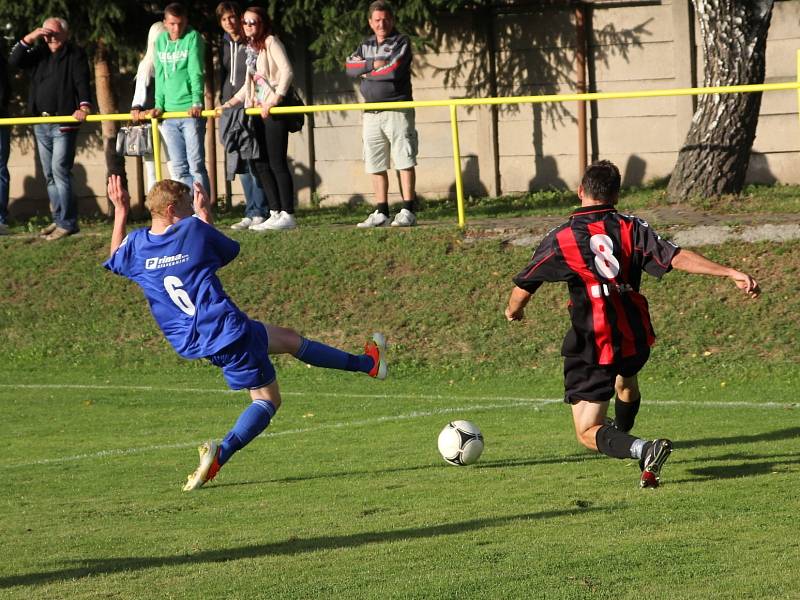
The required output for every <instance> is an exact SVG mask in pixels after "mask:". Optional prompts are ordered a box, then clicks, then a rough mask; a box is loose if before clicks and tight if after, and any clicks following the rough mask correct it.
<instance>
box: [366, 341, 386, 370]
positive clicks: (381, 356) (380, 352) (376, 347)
mask: <svg viewBox="0 0 800 600" xmlns="http://www.w3.org/2000/svg"><path fill="white" fill-rule="evenodd" d="M364 354H366V355H368V356H371V357H372V360H374V361H375V363H374V366H373V367H372V370H371V371H370V372H369V376H370V377H374V378H375V379H386V372H387V369H386V338H385V337H384V335H383V334H382V333H373V334H372V340H370V341H369V342H367V344H366V345H365V346H364Z"/></svg>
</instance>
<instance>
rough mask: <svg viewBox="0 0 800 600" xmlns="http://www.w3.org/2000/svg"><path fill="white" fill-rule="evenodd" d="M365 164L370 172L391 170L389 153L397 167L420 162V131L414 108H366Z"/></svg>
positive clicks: (408, 167) (364, 121)
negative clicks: (418, 160) (373, 109)
mask: <svg viewBox="0 0 800 600" xmlns="http://www.w3.org/2000/svg"><path fill="white" fill-rule="evenodd" d="M363 123H364V131H363V140H364V165H365V168H366V171H367V173H383V172H384V171H388V170H389V156H390V152H391V158H392V163H394V168H395V169H410V168H411V167H413V166H415V165H416V164H417V130H416V129H415V127H414V109H413V108H409V109H403V110H382V111H377V112H374V111H373V112H370V111H364V119H363Z"/></svg>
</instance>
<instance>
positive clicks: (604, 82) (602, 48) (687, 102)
mask: <svg viewBox="0 0 800 600" xmlns="http://www.w3.org/2000/svg"><path fill="white" fill-rule="evenodd" d="M587 16H588V23H589V28H590V31H591V35H590V36H589V40H588V42H589V57H588V65H587V70H588V84H589V89H590V90H592V91H599V92H613V91H630V90H648V89H664V88H673V87H692V86H693V85H697V82H698V81H700V82H701V83H702V74H701V73H700V72H699V71H700V69H701V64H702V57H699V56H697V53H698V52H699V51H700V50H699V48H701V46H700V44H699V39H698V35H699V32H698V31H697V29H698V28H697V27H695V26H694V22H693V16H692V10H691V5H690V1H689V0H671V1H670V0H664V1H660V2H659V1H658V0H656V1H653V2H641V3H624V2H613V3H604V2H602V0H601V1H600V2H596V3H595V4H593V5H592V6H591V8H590V9H589V11H588V15H587ZM798 24H800V2H793V1H791V0H782V1H778V2H776V4H775V9H774V14H773V18H772V25H771V28H770V35H769V41H768V44H767V77H766V81H767V82H768V83H770V82H780V81H790V80H794V79H796V77H797V65H796V52H797V48H799V47H800V28H798ZM428 33H429V34H430V35H431V37H432V38H433V39H434V44H433V48H432V49H430V50H428V51H425V52H417V53H416V54H415V58H414V75H413V85H414V97H415V99H417V100H433V99H442V98H461V97H486V96H511V95H534V94H559V93H574V92H575V84H574V81H575V66H574V56H575V48H576V30H575V21H574V14H573V9H561V8H543V9H537V8H531V7H526V8H525V9H524V10H523V9H514V8H513V7H511V8H507V9H504V12H494V13H488V12H484V13H477V14H469V15H466V16H465V15H459V16H457V17H445V18H444V19H442V20H441V22H440V23H439V24H438V26H437V28H436V29H435V30H431V31H429V32H428ZM294 45H295V46H296V47H300V48H302V47H303V46H304V44H303V41H302V40H295V44H294ZM342 59H343V60H344V57H342ZM293 64H294V66H295V71H296V81H297V84H298V87H299V88H300V89H301V90H302V91H304V92H305V96H306V99H307V101H310V102H312V103H314V104H331V103H342V102H357V101H360V100H361V98H360V97H359V94H358V91H357V89H356V86H355V85H354V82H353V81H351V80H350V79H348V78H347V77H345V76H344V74H343V73H342V74H317V73H313V72H311V70H310V67H309V64H310V61H309V59H308V57H307V56H305V55H304V54H303V53H302V52H294V56H293ZM309 92H311V93H310V94H309ZM122 100H123V105H125V104H124V102H125V101H126V98H123V99H122ZM694 102H695V100H694V98H692V97H672V98H653V99H639V100H609V101H601V102H596V103H592V104H591V105H590V106H589V110H588V116H589V132H588V133H589V135H588V137H589V152H590V156H589V159H590V160H592V159H595V158H608V159H611V160H613V161H615V162H616V163H617V164H619V165H620V167H622V168H623V177H624V183H625V184H626V185H640V184H643V183H647V182H649V181H651V180H653V179H657V178H663V177H666V176H668V175H669V173H670V171H671V169H672V167H673V166H674V163H675V160H676V157H677V151H678V149H679V148H680V146H681V144H682V143H683V139H684V137H685V135H686V132H687V131H688V127H689V123H690V121H691V118H692V114H693V110H694ZM797 111H798V104H797V94H796V93H794V92H791V91H787V92H769V93H765V94H764V96H763V101H762V107H761V117H760V120H759V126H758V132H757V138H756V142H755V146H754V154H753V158H752V160H751V165H750V171H749V180H750V181H754V182H766V183H774V182H781V183H795V184H797V183H800V169H798V168H797V164H798V160H799V159H800V124H799V122H798V115H797ZM576 115H577V106H576V103H574V102H573V103H564V104H560V103H559V104H556V103H549V104H534V105H531V104H523V105H513V106H504V107H500V108H498V109H492V108H469V109H468V108H460V109H459V111H458V116H459V134H460V142H461V153H462V161H461V168H462V173H463V178H464V187H465V193H466V194H468V195H476V196H480V195H487V194H491V195H497V194H501V193H519V192H525V191H528V190H532V189H546V188H549V187H559V188H562V187H575V186H576V184H577V182H578V176H579V172H578V171H579V166H578V165H579V162H578V155H577V143H578V129H577V120H576V119H577V116H576ZM313 120H314V127H313V128H312V127H310V126H308V125H307V126H306V127H305V128H304V129H303V131H302V132H301V133H299V134H292V135H291V139H290V145H289V155H290V159H291V161H292V165H293V168H294V173H295V184H296V187H297V191H298V198H299V201H300V202H301V203H302V204H308V203H309V202H311V201H312V200H313V201H314V202H321V203H322V204H323V205H325V204H336V203H341V202H349V203H351V204H359V203H365V202H369V201H370V199H371V196H372V189H371V181H370V178H369V176H367V175H366V174H365V173H364V168H363V162H362V158H361V114H360V112H355V111H348V112H337V113H320V114H317V115H315V117H314V118H313ZM417 129H418V132H419V139H420V152H419V166H418V168H417V189H418V192H419V193H420V194H421V195H423V196H425V197H430V198H436V197H445V196H451V197H452V196H453V195H454V193H455V179H454V174H453V160H452V150H451V134H450V117H449V111H448V109H446V108H421V109H418V110H417ZM34 146H35V144H34V143H33V138H32V136H31V135H30V130H29V129H27V128H16V130H15V136H14V141H13V145H12V155H11V161H10V169H11V179H12V186H11V196H12V204H11V211H12V216H14V215H18V216H23V215H30V214H37V213H38V214H46V212H47V200H46V193H45V189H44V183H43V179H42V176H41V170H40V169H39V168H38V166H37V160H36V156H35V152H34ZM99 150H100V140H99V126H90V127H86V132H85V133H84V134H82V137H81V143H80V150H79V152H78V156H77V159H76V166H75V182H76V183H75V189H76V192H77V194H78V196H79V197H80V198H81V200H80V208H81V212H82V213H83V214H92V213H104V212H106V211H107V208H108V207H107V203H106V200H105V198H104V181H103V179H104V174H105V167H104V164H103V157H102V153H101V152H100V151H99ZM217 156H218V157H219V160H218V165H217V167H218V168H217V173H218V177H219V190H220V192H219V193H220V194H222V192H223V190H224V180H223V175H222V156H223V153H222V149H221V148H220V147H219V146H218V148H217ZM135 172H136V163H135V160H134V159H129V160H128V174H129V178H131V180H132V181H134V182H135V179H136V177H135ZM134 186H135V184H134ZM398 188H399V186H398V184H397V181H396V178H395V177H394V176H392V177H391V180H390V198H391V199H392V200H393V201H394V200H398V199H399V194H398ZM232 190H233V193H234V202H235V203H238V202H241V188H240V187H239V185H238V182H234V184H233V186H232ZM133 191H134V195H135V189H134V190H133Z"/></svg>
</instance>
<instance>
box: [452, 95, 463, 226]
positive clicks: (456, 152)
mask: <svg viewBox="0 0 800 600" xmlns="http://www.w3.org/2000/svg"><path fill="white" fill-rule="evenodd" d="M456 110H457V109H456V105H455V104H451V105H450V129H451V130H452V132H453V167H454V169H455V176H456V205H457V206H458V226H459V227H464V185H463V183H462V181H461V149H460V148H459V144H458V115H457V114H456Z"/></svg>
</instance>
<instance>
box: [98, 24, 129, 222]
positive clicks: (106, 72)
mask: <svg viewBox="0 0 800 600" xmlns="http://www.w3.org/2000/svg"><path fill="white" fill-rule="evenodd" d="M110 61H111V57H110V55H109V52H108V48H107V47H106V45H105V44H104V43H103V42H102V40H101V41H99V42H98V43H97V48H96V49H95V52H94V85H95V93H96V94H97V108H98V112H100V113H103V114H106V115H108V114H116V113H118V112H119V108H118V106H117V97H116V94H115V93H114V86H113V85H112V80H111V65H110ZM117 127H118V125H117V122H116V121H103V123H102V126H101V131H102V135H103V151H104V154H105V159H106V177H108V176H109V175H120V176H122V179H123V182H124V184H125V186H126V187H127V185H128V181H127V177H126V176H125V157H123V156H119V155H118V154H117V152H116V145H117ZM108 209H109V210H110V206H109V207H108Z"/></svg>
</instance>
